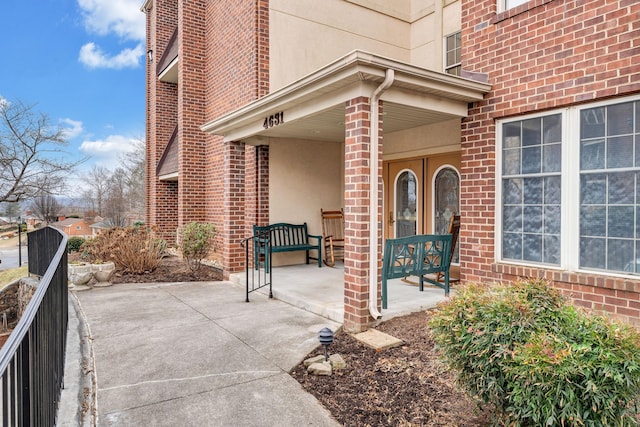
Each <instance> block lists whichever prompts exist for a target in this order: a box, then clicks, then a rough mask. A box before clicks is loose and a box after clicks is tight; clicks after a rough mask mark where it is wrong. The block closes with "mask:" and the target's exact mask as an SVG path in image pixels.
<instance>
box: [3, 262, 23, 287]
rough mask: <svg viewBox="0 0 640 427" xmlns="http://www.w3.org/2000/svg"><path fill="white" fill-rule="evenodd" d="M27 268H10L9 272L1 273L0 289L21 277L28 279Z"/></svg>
mask: <svg viewBox="0 0 640 427" xmlns="http://www.w3.org/2000/svg"><path fill="white" fill-rule="evenodd" d="M27 276H28V272H27V266H26V265H23V266H22V267H20V268H17V267H16V268H9V269H7V270H2V271H0V289H2V288H4V287H5V286H7V285H8V284H9V283H11V282H13V281H14V280H16V279H19V278H21V277H27Z"/></svg>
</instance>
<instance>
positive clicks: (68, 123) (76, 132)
mask: <svg viewBox="0 0 640 427" xmlns="http://www.w3.org/2000/svg"><path fill="white" fill-rule="evenodd" d="M60 122H62V123H63V125H62V131H63V132H64V137H65V139H67V140H69V139H73V138H76V137H77V136H80V134H81V133H82V132H83V131H84V128H83V127H82V122H80V121H78V120H71V119H61V120H60Z"/></svg>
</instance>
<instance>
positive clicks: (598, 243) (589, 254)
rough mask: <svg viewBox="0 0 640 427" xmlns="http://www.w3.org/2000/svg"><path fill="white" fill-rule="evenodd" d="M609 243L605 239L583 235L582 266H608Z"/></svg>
mask: <svg viewBox="0 0 640 427" xmlns="http://www.w3.org/2000/svg"><path fill="white" fill-rule="evenodd" d="M606 250H607V245H606V241H605V239H594V238H588V237H583V238H581V239H580V266H581V267H585V268H599V269H604V268H605V267H606V264H605V260H606V255H607V252H606Z"/></svg>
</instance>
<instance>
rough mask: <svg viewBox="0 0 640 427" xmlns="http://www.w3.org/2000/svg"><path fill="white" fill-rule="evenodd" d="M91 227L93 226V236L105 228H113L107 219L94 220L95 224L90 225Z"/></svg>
mask: <svg viewBox="0 0 640 427" xmlns="http://www.w3.org/2000/svg"><path fill="white" fill-rule="evenodd" d="M90 227H91V235H92V236H93V237H95V236H97V235H98V234H100V233H102V232H103V231H104V230H106V229H109V228H111V226H110V225H109V224H107V222H106V221H99V222H94V223H93V224H91V225H90Z"/></svg>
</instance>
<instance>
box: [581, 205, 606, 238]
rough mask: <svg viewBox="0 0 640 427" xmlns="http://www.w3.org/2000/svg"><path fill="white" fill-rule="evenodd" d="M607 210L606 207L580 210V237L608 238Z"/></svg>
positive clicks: (588, 207)
mask: <svg viewBox="0 0 640 427" xmlns="http://www.w3.org/2000/svg"><path fill="white" fill-rule="evenodd" d="M606 233H607V208H606V207H604V206H582V207H581V208H580V235H581V236H591V237H593V236H606Z"/></svg>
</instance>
